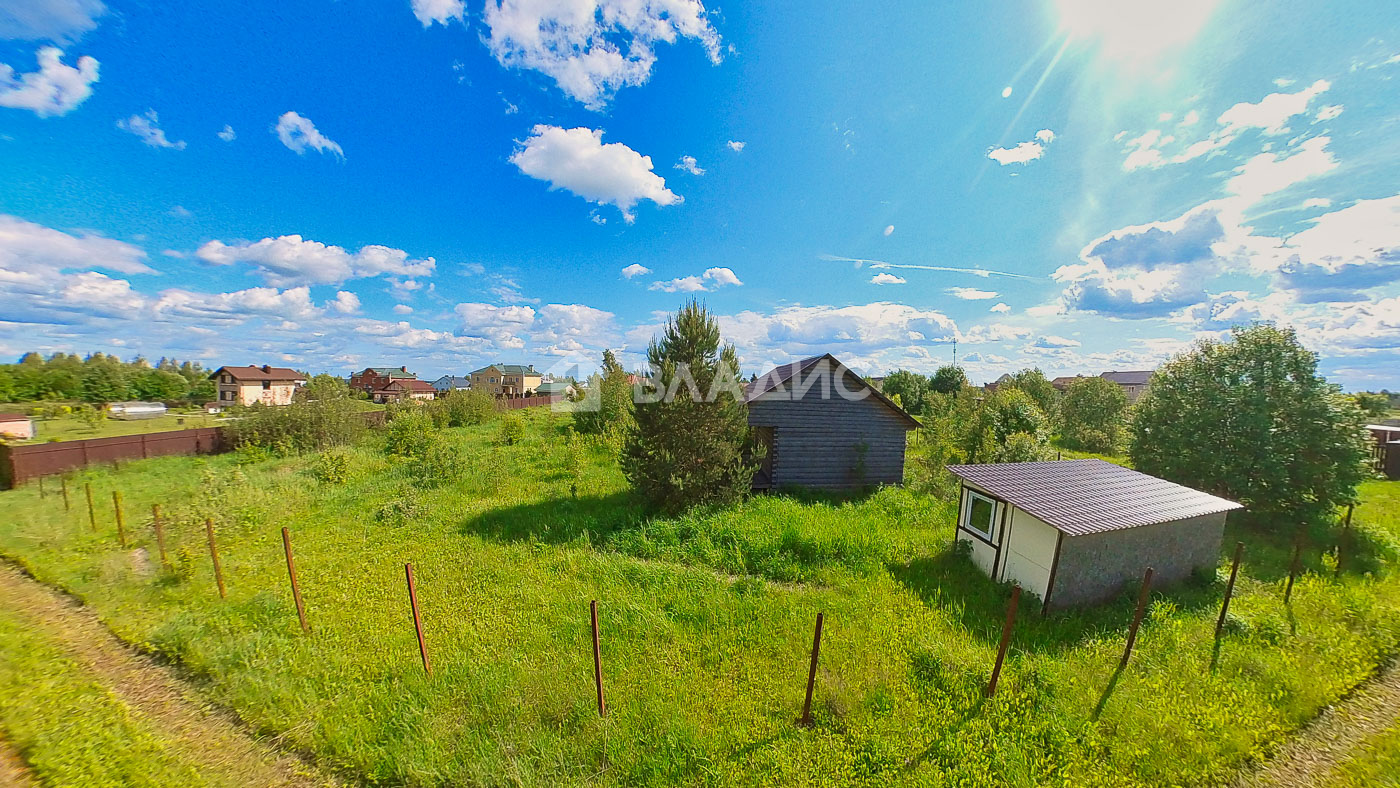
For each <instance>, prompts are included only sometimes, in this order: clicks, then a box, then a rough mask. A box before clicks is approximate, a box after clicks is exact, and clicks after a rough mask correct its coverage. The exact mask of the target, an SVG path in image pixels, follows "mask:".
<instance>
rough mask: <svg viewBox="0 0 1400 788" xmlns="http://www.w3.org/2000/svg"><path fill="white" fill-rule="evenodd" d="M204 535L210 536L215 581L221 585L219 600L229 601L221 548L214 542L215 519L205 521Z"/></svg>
mask: <svg viewBox="0 0 1400 788" xmlns="http://www.w3.org/2000/svg"><path fill="white" fill-rule="evenodd" d="M204 533H206V534H207V535H208V536H209V556H210V557H211V558H213V559H214V580H215V581H216V582H218V584H219V598H220V599H228V591H227V589H225V588H224V568H223V566H222V565H221V564H220V563H219V546H218V544H216V543H215V541H214V518H212V517H206V518H205V519H204Z"/></svg>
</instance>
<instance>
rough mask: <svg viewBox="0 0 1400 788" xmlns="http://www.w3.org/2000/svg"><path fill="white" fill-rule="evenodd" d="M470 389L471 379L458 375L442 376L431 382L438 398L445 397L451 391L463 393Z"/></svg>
mask: <svg viewBox="0 0 1400 788" xmlns="http://www.w3.org/2000/svg"><path fill="white" fill-rule="evenodd" d="M471 387H472V379H471V378H468V377H462V376H460V375H443V376H442V377H440V378H438V379H437V380H435V381H433V388H434V389H435V390H436V391H437V393H438V394H439V395H440V396H446V395H447V394H449V393H451V392H453V391H465V390H467V389H469V388H471Z"/></svg>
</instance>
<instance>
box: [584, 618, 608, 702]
mask: <svg viewBox="0 0 1400 788" xmlns="http://www.w3.org/2000/svg"><path fill="white" fill-rule="evenodd" d="M588 618H589V620H590V621H591V623H592V626H593V686H594V687H595V688H596V689H597V691H598V716H599V717H606V716H608V704H607V702H606V701H604V700H603V652H602V649H600V648H599V646H598V600H596V599H594V600H591V601H590V602H589V603H588Z"/></svg>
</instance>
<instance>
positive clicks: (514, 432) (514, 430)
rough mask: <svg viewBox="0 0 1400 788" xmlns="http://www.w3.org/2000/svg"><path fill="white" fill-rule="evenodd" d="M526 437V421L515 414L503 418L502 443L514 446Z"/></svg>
mask: <svg viewBox="0 0 1400 788" xmlns="http://www.w3.org/2000/svg"><path fill="white" fill-rule="evenodd" d="M524 438H525V423H524V422H522V421H521V420H520V417H519V416H516V415H514V414H512V415H510V416H506V417H505V418H504V419H502V420H501V443H504V444H505V445H507V446H514V445H515V444H517V443H519V442H520V441H521V440H523V439H524Z"/></svg>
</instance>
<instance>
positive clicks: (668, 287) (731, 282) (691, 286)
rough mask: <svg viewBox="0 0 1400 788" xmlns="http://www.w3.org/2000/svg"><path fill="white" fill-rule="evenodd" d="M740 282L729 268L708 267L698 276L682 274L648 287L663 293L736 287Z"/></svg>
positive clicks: (697, 291) (653, 283)
mask: <svg viewBox="0 0 1400 788" xmlns="http://www.w3.org/2000/svg"><path fill="white" fill-rule="evenodd" d="M742 284H743V282H741V281H739V277H737V276H735V275H734V271H733V270H731V269H729V268H708V269H706V270H705V273H703V274H701V275H700V276H682V277H680V278H678V279H670V280H667V281H665V282H652V283H651V288H650V289H651V290H660V291H662V292H665V293H699V292H703V291H709V290H718V289H719V288H721V287H725V286H726V285H728V286H732V287H738V286H740V285H742Z"/></svg>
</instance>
